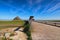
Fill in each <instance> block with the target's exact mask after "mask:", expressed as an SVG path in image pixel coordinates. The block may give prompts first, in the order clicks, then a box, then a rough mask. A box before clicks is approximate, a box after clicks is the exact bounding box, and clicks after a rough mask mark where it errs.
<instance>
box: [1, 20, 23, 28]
mask: <svg viewBox="0 0 60 40" xmlns="http://www.w3.org/2000/svg"><path fill="white" fill-rule="evenodd" d="M23 24H24V21H21V20H16V21H0V29H3V28H10V27H17V26H22V25H23Z"/></svg>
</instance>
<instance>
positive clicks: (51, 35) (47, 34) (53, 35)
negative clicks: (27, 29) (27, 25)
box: [31, 22, 60, 40]
mask: <svg viewBox="0 0 60 40" xmlns="http://www.w3.org/2000/svg"><path fill="white" fill-rule="evenodd" d="M31 27H32V32H31V36H32V40H60V28H58V27H55V26H50V25H46V24H42V23H38V22H32V23H31Z"/></svg>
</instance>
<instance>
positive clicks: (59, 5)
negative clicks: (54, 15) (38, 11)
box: [46, 3, 60, 12]
mask: <svg viewBox="0 0 60 40" xmlns="http://www.w3.org/2000/svg"><path fill="white" fill-rule="evenodd" d="M58 8H60V3H58V4H56V5H55V6H53V7H52V8H50V9H48V10H47V11H46V12H53V11H54V10H56V9H58Z"/></svg>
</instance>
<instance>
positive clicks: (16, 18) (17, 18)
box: [13, 16, 21, 20]
mask: <svg viewBox="0 0 60 40" xmlns="http://www.w3.org/2000/svg"><path fill="white" fill-rule="evenodd" d="M13 20H21V19H20V18H19V16H16V17H15V18H14V19H13Z"/></svg>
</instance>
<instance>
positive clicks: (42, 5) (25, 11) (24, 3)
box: [0, 0, 60, 20]
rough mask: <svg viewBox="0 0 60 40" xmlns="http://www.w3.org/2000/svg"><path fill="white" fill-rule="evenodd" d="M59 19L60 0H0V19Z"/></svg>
mask: <svg viewBox="0 0 60 40" xmlns="http://www.w3.org/2000/svg"><path fill="white" fill-rule="evenodd" d="M16 16H19V17H20V18H21V19H29V17H30V16H34V17H35V19H39V20H60V0H0V19H13V18H14V17H16Z"/></svg>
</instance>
